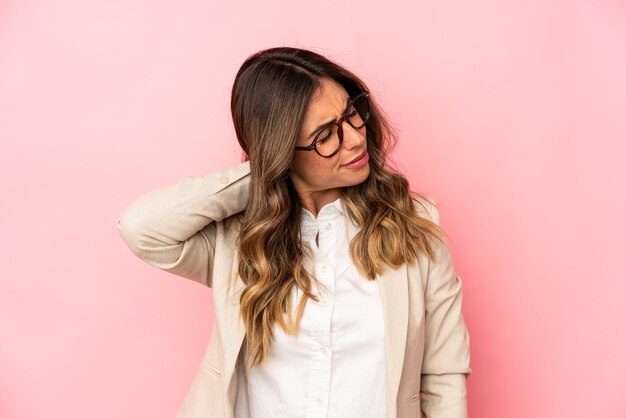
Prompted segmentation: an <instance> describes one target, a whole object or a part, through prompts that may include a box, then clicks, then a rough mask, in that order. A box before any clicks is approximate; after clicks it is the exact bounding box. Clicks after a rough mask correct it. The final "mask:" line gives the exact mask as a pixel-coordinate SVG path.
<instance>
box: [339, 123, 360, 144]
mask: <svg viewBox="0 0 626 418" xmlns="http://www.w3.org/2000/svg"><path fill="white" fill-rule="evenodd" d="M341 128H342V131H343V146H344V147H345V148H346V149H352V148H354V147H358V146H360V145H362V144H363V143H364V142H365V127H363V128H360V129H355V128H353V127H352V126H351V125H350V124H349V123H348V122H343V124H342V126H341Z"/></svg>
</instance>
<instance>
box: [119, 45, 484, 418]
mask: <svg viewBox="0 0 626 418" xmlns="http://www.w3.org/2000/svg"><path fill="white" fill-rule="evenodd" d="M231 110H232V117H233V122H234V126H235V132H236V135H237V140H238V141H239V144H240V145H241V148H242V149H243V152H244V157H243V162H242V163H239V164H235V165H230V166H227V167H226V168H224V169H222V170H220V171H216V172H213V173H211V174H208V175H206V176H201V177H189V176H188V177H185V178H183V179H181V180H180V181H178V182H177V183H175V184H171V185H168V186H164V187H161V188H159V189H157V190H154V191H151V192H149V193H146V194H144V195H142V196H141V197H139V198H138V199H137V200H135V201H134V202H133V203H131V204H130V205H129V206H128V207H127V209H126V210H125V211H124V213H123V214H122V215H121V216H120V217H119V219H118V228H119V231H120V233H121V236H122V238H123V240H124V242H125V243H126V244H127V245H128V247H129V248H130V249H131V250H132V252H133V253H134V254H136V255H137V256H138V257H140V258H141V259H143V260H144V261H146V262H147V263H149V264H151V265H153V266H155V267H158V268H160V269H163V270H165V271H169V272H171V273H173V274H176V275H178V276H182V277H186V278H188V279H192V280H195V281H197V282H199V283H202V284H204V285H205V286H208V287H211V288H212V290H213V292H212V294H213V301H214V308H215V318H216V322H215V326H214V327H213V331H212V335H211V339H210V343H209V346H208V348H207V351H206V354H205V355H204V357H203V359H202V362H201V365H200V368H199V370H198V373H197V375H196V377H195V379H194V381H193V383H192V385H191V387H190V388H189V390H188V392H187V395H186V397H185V399H184V401H183V403H182V405H181V407H180V409H179V411H178V415H177V417H178V418H182V417H188V418H218V417H219V418H222V417H223V418H227V417H228V418H233V417H234V418H266V417H279V418H282V417H285V418H300V417H301V418H307V417H337V418H349V417H355V418H356V417H358V418H364V417H376V418H379V417H386V418H393V417H399V418H400V417H401V418H405V417H406V418H409V417H420V416H426V417H427V418H431V417H433V418H436V417H446V418H452V417H458V418H461V417H466V416H467V403H466V379H467V377H469V375H470V374H471V372H472V370H471V368H470V367H469V359H470V351H469V334H468V331H467V328H466V325H465V322H464V319H463V315H462V312H461V303H462V302H461V300H462V283H461V278H460V277H459V276H458V275H457V274H456V272H455V268H454V263H453V260H452V257H451V253H450V250H449V246H448V245H447V244H446V235H445V232H444V231H443V230H442V229H441V228H440V227H439V215H438V210H437V207H436V205H435V203H434V200H433V199H431V198H428V197H426V196H423V195H421V194H419V193H417V192H414V191H411V190H409V185H408V181H407V180H406V178H405V177H404V176H403V175H402V174H400V173H398V172H397V171H396V170H393V169H392V168H391V167H390V162H389V160H388V153H389V151H390V150H391V148H392V146H393V144H394V141H395V135H394V134H393V132H392V130H391V128H390V125H389V124H388V122H387V121H386V119H385V117H384V114H383V112H382V111H381V109H380V108H379V107H378V106H377V104H376V101H375V100H374V97H373V95H372V94H371V93H370V92H369V91H368V89H367V86H366V85H365V83H364V82H363V81H362V80H361V79H359V78H358V77H357V76H356V75H355V74H353V73H352V72H350V71H349V70H347V69H346V68H343V67H341V66H340V65H338V64H336V63H334V62H332V61H330V60H329V59H327V58H325V57H323V56H321V55H319V54H317V53H315V52H313V51H309V50H305V49H298V48H289V47H278V48H271V49H267V50H263V51H259V52H257V53H256V54H254V55H252V56H250V57H249V58H248V59H247V60H246V61H245V62H244V63H243V65H242V66H241V68H240V70H239V72H238V73H237V76H236V78H235V82H234V85H233V89H232V102H231Z"/></svg>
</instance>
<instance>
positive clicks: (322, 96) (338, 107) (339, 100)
mask: <svg viewBox="0 0 626 418" xmlns="http://www.w3.org/2000/svg"><path fill="white" fill-rule="evenodd" d="M349 98H350V97H349V95H348V93H347V92H346V90H345V89H344V88H343V86H341V85H340V84H339V83H337V82H330V81H324V82H323V84H322V85H321V86H320V88H318V89H317V90H316V92H315V94H314V95H313V97H312V99H311V102H310V103H309V106H308V108H307V117H306V118H305V120H306V119H308V122H310V123H324V122H328V120H330V119H336V118H337V117H339V115H341V113H343V111H344V110H345V108H346V105H347V103H348V100H349Z"/></svg>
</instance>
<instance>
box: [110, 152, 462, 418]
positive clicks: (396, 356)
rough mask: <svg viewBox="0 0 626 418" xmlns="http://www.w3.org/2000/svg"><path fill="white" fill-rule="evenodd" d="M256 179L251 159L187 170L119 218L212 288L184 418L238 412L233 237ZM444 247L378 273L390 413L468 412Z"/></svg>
mask: <svg viewBox="0 0 626 418" xmlns="http://www.w3.org/2000/svg"><path fill="white" fill-rule="evenodd" d="M249 184H250V163H249V162H244V163H240V164H236V165H231V166H229V167H226V168H224V169H223V170H220V171H217V172H213V173H211V174H208V175H206V176H200V177H192V176H187V177H184V178H182V179H181V180H180V181H178V182H177V183H174V184H170V185H167V186H164V187H161V188H159V189H157V190H153V191H151V192H148V193H146V194H144V195H142V196H140V197H139V198H138V199H136V200H135V201H134V202H132V203H131V204H130V205H129V206H128V207H127V208H126V210H125V211H124V212H123V213H122V214H121V215H120V216H119V218H118V220H117V226H118V228H119V232H120V234H121V237H122V239H123V240H124V242H125V243H126V245H128V247H129V248H130V250H131V251H132V252H133V253H134V254H135V255H136V256H138V257H139V258H141V259H142V260H144V261H145V262H147V263H149V264H150V265H152V266H154V267H157V268H159V269H162V270H165V271H168V272H170V273H173V274H175V275H178V276H181V277H185V278H188V279H191V280H195V281H197V282H199V283H202V284H203V285H205V286H208V287H210V288H212V290H213V291H212V294H213V303H214V309H215V312H214V314H215V321H216V322H215V324H214V326H213V330H212V333H211V337H210V342H209V344H208V347H207V350H206V353H205V354H204V356H203V358H202V360H201V362H200V367H199V369H198V371H197V374H196V376H195V378H194V380H193V382H192V383H191V386H190V387H189V389H188V392H187V394H186V396H185V398H184V400H183V401H182V404H181V405H180V408H179V410H178V413H177V415H176V417H177V418H233V412H234V405H235V399H236V395H237V390H236V389H237V368H238V367H239V365H240V364H241V359H242V356H241V353H243V350H241V351H240V349H241V347H242V342H243V339H244V336H245V329H244V327H243V322H242V321H240V320H239V319H240V318H239V294H240V292H241V290H242V289H243V286H244V284H243V282H242V281H241V280H240V279H239V278H237V279H236V280H233V279H232V278H233V277H235V272H236V268H237V265H236V251H237V249H236V247H235V245H234V243H235V238H236V235H237V230H238V224H239V222H240V220H241V212H242V211H243V210H244V209H245V207H246V204H247V202H248V190H249V187H248V186H249ZM420 200H423V199H420ZM422 203H423V204H424V206H425V207H426V210H424V209H422V208H419V209H418V212H420V215H421V216H427V217H429V218H430V219H432V220H434V221H435V222H437V223H439V214H438V210H437V207H436V205H435V202H434V200H432V199H431V200H429V201H426V200H423V202H422ZM416 206H418V207H419V206H420V205H419V204H418V205H416ZM437 254H438V260H437V262H435V263H431V262H430V261H429V260H428V258H427V257H426V256H425V255H422V254H420V255H419V258H418V262H417V263H414V264H411V265H406V264H405V265H402V266H401V267H399V268H396V269H387V270H386V271H385V272H384V273H383V274H382V275H380V276H379V277H377V278H376V281H377V282H378V284H379V289H380V295H381V299H382V306H383V311H384V324H385V364H386V379H387V380H386V384H387V405H388V415H387V418H394V417H397V418H419V417H421V416H425V417H427V418H431V417H432V418H444V417H445V418H462V417H467V403H466V378H467V377H469V375H470V374H471V372H472V369H471V368H470V367H469V360H470V348H469V334H468V331H467V328H466V325H465V322H464V319H463V315H462V312H461V300H462V285H461V278H460V277H459V276H458V275H457V274H456V272H455V268H454V264H453V260H452V257H451V253H450V251H449V249H448V247H447V246H445V245H443V244H440V245H439V246H438V247H437ZM263 418H265V417H263ZM279 418H283V417H279ZM284 418H287V417H284ZM341 418H350V417H341Z"/></svg>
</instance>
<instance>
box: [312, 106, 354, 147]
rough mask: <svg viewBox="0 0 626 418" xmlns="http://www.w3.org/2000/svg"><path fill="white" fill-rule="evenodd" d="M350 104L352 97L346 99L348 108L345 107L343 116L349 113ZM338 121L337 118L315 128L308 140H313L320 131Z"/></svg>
mask: <svg viewBox="0 0 626 418" xmlns="http://www.w3.org/2000/svg"><path fill="white" fill-rule="evenodd" d="M349 104H350V96H348V98H347V99H346V107H344V109H343V112H342V113H341V114H342V115H343V114H345V113H346V112H347V111H348V105H349ZM336 121H337V118H335V119H331V120H329V121H328V122H324V123H322V124H321V125H319V126H318V127H317V128H315V129H314V130H313V132H311V133H310V134H309V136H308V138H307V139H312V138H313V136H314V135H315V134H316V133H318V132H319V131H321V130H322V129H324V128H326V127H328V126H330V125H332V124H333V123H334V122H336Z"/></svg>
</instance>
